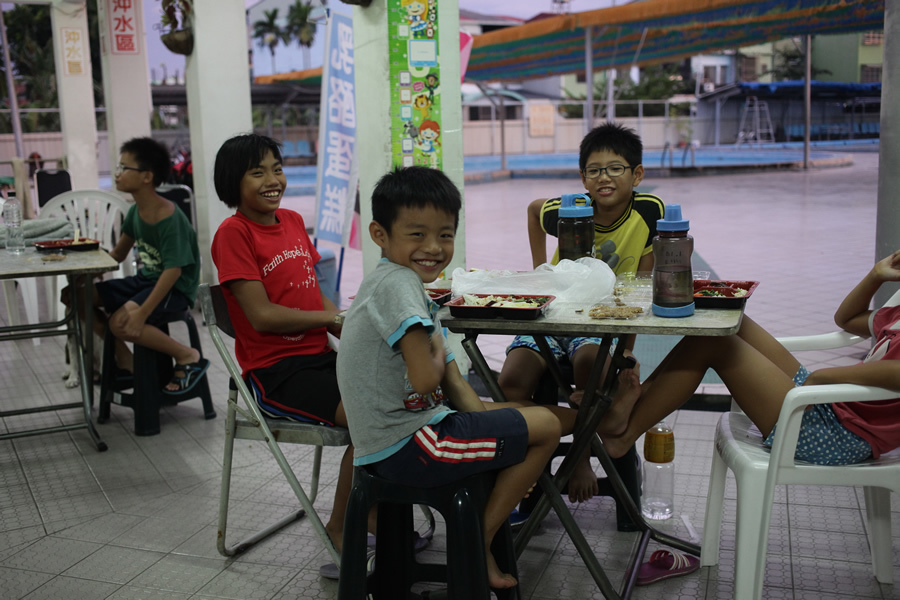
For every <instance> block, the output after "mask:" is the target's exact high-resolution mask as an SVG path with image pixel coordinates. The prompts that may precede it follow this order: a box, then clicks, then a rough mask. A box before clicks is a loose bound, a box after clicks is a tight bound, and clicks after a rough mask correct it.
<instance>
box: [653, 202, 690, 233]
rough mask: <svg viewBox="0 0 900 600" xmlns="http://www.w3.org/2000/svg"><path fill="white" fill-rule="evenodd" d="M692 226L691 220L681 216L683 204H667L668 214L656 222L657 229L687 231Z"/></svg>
mask: <svg viewBox="0 0 900 600" xmlns="http://www.w3.org/2000/svg"><path fill="white" fill-rule="evenodd" d="M690 228H691V222H690V221H688V220H687V219H682V218H681V205H680V204H669V205H667V206H666V214H665V216H664V217H663V218H662V219H659V220H658V221H657V222H656V230H657V231H687V230H688V229H690Z"/></svg>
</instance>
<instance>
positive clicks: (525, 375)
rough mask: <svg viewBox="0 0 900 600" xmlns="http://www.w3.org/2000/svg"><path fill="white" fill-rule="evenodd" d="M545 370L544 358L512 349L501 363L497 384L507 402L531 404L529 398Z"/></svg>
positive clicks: (531, 352) (530, 352)
mask: <svg viewBox="0 0 900 600" xmlns="http://www.w3.org/2000/svg"><path fill="white" fill-rule="evenodd" d="M546 369H547V363H546V362H544V358H543V357H542V356H541V355H540V354H538V353H537V352H535V351H534V350H532V349H530V348H513V349H512V350H510V351H509V354H507V355H506V360H505V361H503V367H502V368H501V369H500V375H499V376H498V377H497V383H498V384H499V385H500V389H502V390H503V395H504V396H506V400H507V401H508V402H525V403H528V404H531V397H532V396H533V395H534V390H536V389H537V386H538V382H539V381H540V380H541V376H542V375H543V374H544V371H545V370H546Z"/></svg>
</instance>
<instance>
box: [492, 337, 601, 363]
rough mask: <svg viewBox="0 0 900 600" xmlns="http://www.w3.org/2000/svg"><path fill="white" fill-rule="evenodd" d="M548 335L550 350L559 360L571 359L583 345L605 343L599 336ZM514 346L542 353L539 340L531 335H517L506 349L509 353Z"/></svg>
mask: <svg viewBox="0 0 900 600" xmlns="http://www.w3.org/2000/svg"><path fill="white" fill-rule="evenodd" d="M546 337H547V344H549V346H550V351H551V352H552V353H553V357H554V358H555V359H556V360H557V362H558V361H560V360H562V359H564V358H568V359H569V360H570V361H571V360H572V357H573V356H574V355H575V351H576V350H578V349H579V348H581V347H582V346H586V345H593V346H599V345H600V344H602V343H603V338H598V337H554V336H549V335H548V336H546ZM513 348H530V349H531V350H534V351H535V352H537V353H538V354H540V353H541V350H540V348H538V345H537V342H535V341H534V338H533V337H531V336H530V335H517V336H516V339H514V340H513V341H512V344H510V345H509V348H507V349H506V353H507V354H509V351H510V350H512V349H513Z"/></svg>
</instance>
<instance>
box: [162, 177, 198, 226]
mask: <svg viewBox="0 0 900 600" xmlns="http://www.w3.org/2000/svg"><path fill="white" fill-rule="evenodd" d="M156 193H157V194H159V195H160V196H162V197H163V198H165V199H167V200H171V201H172V202H174V203H175V204H177V205H178V208H180V209H181V210H182V212H184V216H186V217H187V218H188V221H190V222H191V227H193V228H194V231H196V230H197V206H196V204H195V203H194V192H193V190H191V188H189V187H188V186H186V185H181V184H174V183H164V184H162V185H161V186H159V187H158V188H156Z"/></svg>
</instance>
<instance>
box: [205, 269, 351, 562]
mask: <svg viewBox="0 0 900 600" xmlns="http://www.w3.org/2000/svg"><path fill="white" fill-rule="evenodd" d="M198 298H199V300H200V306H201V308H202V309H203V316H204V319H205V320H206V325H207V327H208V329H209V335H210V337H211V338H212V341H213V344H214V345H215V346H216V350H218V351H219V355H220V356H221V357H222V360H223V361H224V363H225V368H226V369H227V370H228V374H229V375H230V376H231V382H230V385H229V391H228V413H227V417H226V420H225V457H224V459H223V461H222V489H221V495H220V498H219V534H218V540H217V548H218V550H219V553H220V554H221V555H222V556H234V555H235V554H238V553H240V552H243V551H244V550H246V549H247V548H249V547H251V546H252V545H253V544H255V543H256V542H258V541H260V540H262V539H265V538H266V537H268V536H269V535H271V534H272V533H275V532H276V531H278V530H280V529H281V528H282V527H284V526H286V525H288V524H290V523H292V522H294V521H296V520H297V519H300V518H302V517H303V516H304V515H307V516H308V517H309V519H310V521H311V522H312V525H313V528H314V529H315V530H316V533H317V534H318V535H319V538H320V539H321V540H322V543H323V544H324V545H325V548H326V549H327V550H328V552H329V553H330V554H331V558H332V559H333V560H334V563H335V564H336V565H340V555H339V554H338V552H337V551H336V550H335V548H334V545H333V544H332V543H331V538H329V537H328V534H327V533H326V532H325V526H324V525H323V524H322V520H321V519H320V518H319V515H318V514H317V513H316V510H315V508H314V506H313V503H314V502H315V500H316V494H317V492H318V487H319V471H320V468H321V462H322V448H323V446H347V445H348V444H350V432H349V431H348V430H347V429H344V428H342V427H327V426H324V425H312V424H306V423H297V422H294V421H287V420H280V419H270V418H267V417H265V416H264V415H263V414H262V412H260V410H259V406H258V405H257V403H256V399H255V398H254V397H253V394H252V393H251V392H250V390H249V388H248V387H247V384H246V383H245V382H244V380H243V379H242V378H241V371H240V369H239V368H238V366H237V363H236V362H235V360H234V359H233V358H232V356H231V352H230V351H229V349H228V347H227V346H226V345H225V342H224V341H223V339H222V336H221V334H222V333H224V334H225V335H227V336H229V337H232V338H233V337H234V327H233V326H232V323H231V317H230V315H229V314H228V306H227V305H226V303H225V296H224V294H223V293H222V288H221V286H218V285H214V286H210V285H209V284H206V283H204V284H201V285H200V289H199V294H198ZM235 439H246V440H258V441H263V442H265V443H266V445H267V446H268V447H269V451H270V452H271V453H272V455H273V456H274V457H275V461H276V462H277V463H278V466H279V468H280V469H281V472H282V473H283V474H284V476H285V478H286V479H287V481H288V483H289V484H290V486H291V489H292V490H293V491H294V495H296V496H297V500H298V501H299V502H300V508H298V509H297V510H295V511H294V512H292V513H291V514H289V515H287V516H286V517H284V518H282V519H281V520H279V521H277V522H276V523H273V524H271V525H269V526H268V527H266V528H264V529H262V530H260V531H258V532H256V533H254V534H252V535H250V536H249V537H247V538H245V539H244V540H242V541H240V542H238V543H236V544H234V545H232V546H229V545H228V544H227V540H226V528H227V525H228V497H229V491H230V487H231V471H232V456H233V453H234V440H235ZM279 444H307V445H312V446H315V451H314V456H313V463H312V478H311V480H310V484H309V487H310V494H309V495H307V494H306V491H305V490H304V489H303V486H302V485H300V482H299V481H298V480H297V476H296V475H295V474H294V471H293V469H291V466H290V464H289V463H288V461H287V459H286V458H285V456H284V454H283V453H282V451H281V448H280V447H279Z"/></svg>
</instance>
